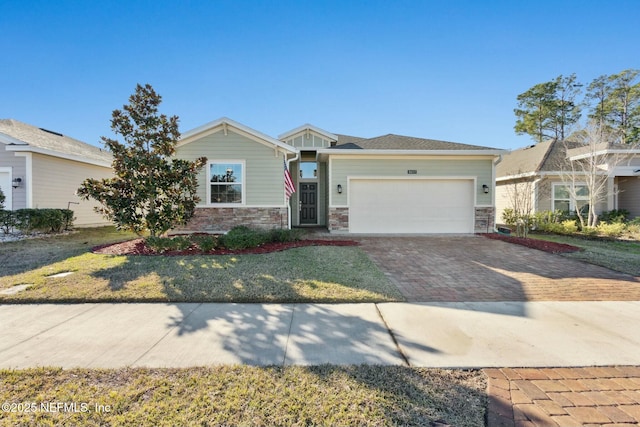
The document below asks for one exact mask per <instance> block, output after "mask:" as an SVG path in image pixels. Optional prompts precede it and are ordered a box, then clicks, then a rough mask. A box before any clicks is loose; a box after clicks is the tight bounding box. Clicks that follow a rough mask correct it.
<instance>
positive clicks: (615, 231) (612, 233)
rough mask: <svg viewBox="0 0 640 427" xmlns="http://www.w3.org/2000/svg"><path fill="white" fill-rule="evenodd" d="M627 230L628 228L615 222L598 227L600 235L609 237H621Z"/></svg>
mask: <svg viewBox="0 0 640 427" xmlns="http://www.w3.org/2000/svg"><path fill="white" fill-rule="evenodd" d="M626 228H627V227H626V226H625V225H624V224H623V223H620V222H614V223H612V224H607V223H601V224H598V226H597V227H596V229H597V230H598V233H600V234H602V235H604V236H607V237H620V236H621V235H622V233H624V232H625V230H626Z"/></svg>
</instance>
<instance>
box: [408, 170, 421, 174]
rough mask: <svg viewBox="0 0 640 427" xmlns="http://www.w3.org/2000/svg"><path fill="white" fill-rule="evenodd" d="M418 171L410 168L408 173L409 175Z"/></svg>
mask: <svg viewBox="0 0 640 427" xmlns="http://www.w3.org/2000/svg"><path fill="white" fill-rule="evenodd" d="M417 173H418V171H417V170H415V169H409V170H408V171H407V174H409V175H416V174H417Z"/></svg>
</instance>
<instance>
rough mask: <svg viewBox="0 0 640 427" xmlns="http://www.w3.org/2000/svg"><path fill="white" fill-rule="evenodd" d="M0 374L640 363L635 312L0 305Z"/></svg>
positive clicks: (637, 305)
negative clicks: (42, 369) (57, 369)
mask: <svg viewBox="0 0 640 427" xmlns="http://www.w3.org/2000/svg"><path fill="white" fill-rule="evenodd" d="M0 325H2V328H1V330H0V368H26V367H35V366H61V367H64V368H72V367H101V368H117V367H126V366H147V367H187V366H201V365H211V364H234V363H241V364H249V365H295V364H302V365H311V364H321V363H332V364H360V363H367V364H382V365H389V364H397V365H400V364H404V365H406V364H408V365H410V366H416V367H456V368H459V367H464V368H471V367H482V368H486V367H504V366H512V367H543V366H554V367H571V366H609V365H638V364H640V357H639V356H638V355H640V302H633V301H630V302H629V301H627V302H613V301H609V302H476V303H383V304H335V305H331V304H186V303H185V304H77V305H76V304H69V305H67V304H65V305H62V304H59V305H54V304H43V305H0Z"/></svg>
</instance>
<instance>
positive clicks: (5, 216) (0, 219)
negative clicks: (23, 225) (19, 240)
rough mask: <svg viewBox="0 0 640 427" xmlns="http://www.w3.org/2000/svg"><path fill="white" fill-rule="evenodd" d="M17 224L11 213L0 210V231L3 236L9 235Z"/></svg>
mask: <svg viewBox="0 0 640 427" xmlns="http://www.w3.org/2000/svg"><path fill="white" fill-rule="evenodd" d="M17 224H18V223H17V221H16V216H15V214H14V212H13V211H7V210H4V209H1V210H0V230H2V231H4V233H5V234H9V233H11V230H13V229H14V227H15V226H16V225H17Z"/></svg>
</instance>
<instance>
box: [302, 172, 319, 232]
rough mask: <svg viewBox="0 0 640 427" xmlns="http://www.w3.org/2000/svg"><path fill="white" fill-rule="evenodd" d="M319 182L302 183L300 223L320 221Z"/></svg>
mask: <svg viewBox="0 0 640 427" xmlns="http://www.w3.org/2000/svg"><path fill="white" fill-rule="evenodd" d="M317 213H318V184H317V183H315V182H313V183H310V182H302V183H300V224H317V223H318V215H317Z"/></svg>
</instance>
